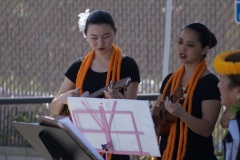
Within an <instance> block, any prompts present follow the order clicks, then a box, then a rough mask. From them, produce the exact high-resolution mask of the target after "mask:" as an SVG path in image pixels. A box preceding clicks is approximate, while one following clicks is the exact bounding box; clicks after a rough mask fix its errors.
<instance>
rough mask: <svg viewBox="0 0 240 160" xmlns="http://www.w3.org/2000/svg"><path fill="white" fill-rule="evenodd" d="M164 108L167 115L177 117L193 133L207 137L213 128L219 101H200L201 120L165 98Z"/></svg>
mask: <svg viewBox="0 0 240 160" xmlns="http://www.w3.org/2000/svg"><path fill="white" fill-rule="evenodd" d="M165 107H166V109H167V110H168V112H169V113H171V114H172V115H174V116H176V117H179V118H180V119H181V120H182V121H183V122H184V123H186V124H187V126H188V127H189V128H190V129H191V130H192V131H193V132H195V133H197V134H199V135H202V136H204V137H208V136H210V135H211V134H212V132H213V129H214V127H215V124H216V121H217V118H218V115H219V112H220V109H221V102H220V100H205V101H202V118H201V119H199V118H196V117H194V116H192V115H190V114H188V113H187V112H186V111H185V109H184V108H183V106H182V105H181V104H179V103H176V104H173V103H172V102H171V101H169V99H168V98H167V99H166V101H165Z"/></svg>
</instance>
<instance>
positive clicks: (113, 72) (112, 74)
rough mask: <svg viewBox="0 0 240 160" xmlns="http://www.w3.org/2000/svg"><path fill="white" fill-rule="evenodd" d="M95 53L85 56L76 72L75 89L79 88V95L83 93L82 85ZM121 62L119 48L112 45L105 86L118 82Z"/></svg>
mask: <svg viewBox="0 0 240 160" xmlns="http://www.w3.org/2000/svg"><path fill="white" fill-rule="evenodd" d="M94 55H95V51H94V50H92V51H91V52H89V53H88V54H87V56H86V57H85V58H84V60H83V61H82V64H81V67H80V69H79V70H78V74H77V79H76V88H81V89H80V93H81V94H82V93H83V90H82V88H83V83H84V80H85V77H86V75H87V72H88V69H89V67H90V66H91V63H92V60H93V58H94ZM121 62H122V52H121V50H120V48H118V47H117V46H116V45H112V54H111V57H110V64H109V66H108V73H107V78H106V86H107V85H109V83H110V81H111V80H113V82H115V81H116V80H120V72H121Z"/></svg>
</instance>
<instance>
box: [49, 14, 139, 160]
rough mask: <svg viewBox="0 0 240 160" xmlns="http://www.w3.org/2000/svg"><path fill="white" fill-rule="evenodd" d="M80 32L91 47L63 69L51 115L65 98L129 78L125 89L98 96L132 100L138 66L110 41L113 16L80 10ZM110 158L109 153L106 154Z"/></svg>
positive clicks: (90, 91) (113, 33)
mask: <svg viewBox="0 0 240 160" xmlns="http://www.w3.org/2000/svg"><path fill="white" fill-rule="evenodd" d="M79 16H80V19H79V27H80V31H81V32H82V33H83V35H84V37H85V38H86V40H87V42H88V43H89V45H90V47H91V48H92V50H91V51H90V52H89V53H88V54H87V55H86V56H85V57H84V58H79V59H77V60H76V61H75V62H74V63H73V64H72V65H71V66H70V67H69V69H68V70H67V71H66V73H65V79H64V81H63V83H62V85H61V87H60V90H59V91H58V93H57V95H56V97H55V98H54V99H53V101H52V102H51V110H52V113H54V114H61V113H62V112H63V111H65V110H64V107H65V106H66V104H67V97H71V96H81V94H82V93H83V92H86V91H88V92H89V93H90V94H91V93H93V92H95V91H97V90H99V89H101V88H103V87H105V86H108V85H109V84H110V82H115V81H117V80H120V79H123V78H126V77H130V78H131V83H130V84H129V85H128V87H127V89H121V90H119V89H111V88H108V90H106V91H104V95H103V96H102V97H101V98H104V97H107V98H116V99H136V98H137V92H138V85H139V82H140V74H139V69H138V65H137V63H136V62H135V60H134V59H133V58H131V57H128V56H125V55H123V54H122V52H121V50H120V48H119V47H117V46H116V45H115V44H113V41H114V38H115V36H116V33H117V28H116V26H115V22H114V20H113V17H112V16H111V15H110V14H109V13H108V12H106V11H102V10H96V11H94V12H91V13H89V12H88V10H86V12H85V13H81V14H80V15H79ZM109 157H110V156H109ZM112 159H114V160H115V159H116V160H117V159H124V160H126V159H129V156H125V155H113V156H112Z"/></svg>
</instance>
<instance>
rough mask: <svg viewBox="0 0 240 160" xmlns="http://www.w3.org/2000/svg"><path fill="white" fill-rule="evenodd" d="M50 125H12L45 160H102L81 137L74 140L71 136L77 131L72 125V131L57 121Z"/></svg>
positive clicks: (16, 123)
mask: <svg viewBox="0 0 240 160" xmlns="http://www.w3.org/2000/svg"><path fill="white" fill-rule="evenodd" d="M66 118H68V117H66ZM68 119H69V118H68ZM50 121H51V120H49V122H50ZM69 121H70V120H69ZM70 122H71V121H70ZM51 123H52V125H51V126H46V125H48V124H47V123H45V124H43V125H41V124H39V123H25V122H16V121H14V122H12V125H13V126H14V127H15V128H16V129H17V130H18V131H19V132H20V133H21V134H22V135H23V137H24V138H25V139H27V140H28V142H29V143H30V144H31V145H32V146H33V147H34V148H35V149H36V150H37V151H38V152H39V153H40V154H41V155H42V156H43V157H44V158H46V159H47V160H53V159H54V160H83V159H84V160H99V159H101V160H104V159H103V157H102V156H101V155H100V154H99V153H98V152H97V150H96V149H94V148H92V147H91V146H90V144H88V142H87V141H86V140H85V139H84V138H82V137H81V135H80V136H78V138H76V137H75V136H74V135H73V134H72V133H74V132H76V130H77V129H76V128H75V127H74V126H73V124H72V126H71V127H73V130H68V129H67V128H65V126H64V125H62V124H61V123H60V122H57V120H52V121H51ZM71 123H72V122H71ZM70 125H71V124H70ZM74 128H75V129H76V130H75V131H74ZM78 132H79V131H78ZM70 133H71V134H70ZM76 133H77V132H76ZM79 137H80V138H79Z"/></svg>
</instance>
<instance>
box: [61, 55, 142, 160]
mask: <svg viewBox="0 0 240 160" xmlns="http://www.w3.org/2000/svg"><path fill="white" fill-rule="evenodd" d="M81 64H82V58H79V59H77V60H76V61H75V62H74V63H73V64H72V65H71V66H70V67H69V69H68V70H67V72H66V73H65V76H66V77H67V78H68V79H70V80H71V81H72V82H73V83H76V78H77V74H78V70H79V68H80V66H81ZM126 77H130V78H131V82H140V74H139V69H138V65H137V63H136V62H135V60H134V59H133V58H131V57H128V56H125V57H123V59H122V64H121V73H120V79H123V78H126ZM106 79H107V72H95V71H93V70H92V69H91V68H89V70H88V72H87V75H86V77H85V80H84V84H83V92H84V91H89V93H90V94H91V93H93V92H95V91H97V90H99V89H101V88H103V87H105V86H106ZM121 92H122V93H123V90H122V91H121ZM112 160H130V157H129V156H128V155H113V156H112Z"/></svg>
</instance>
